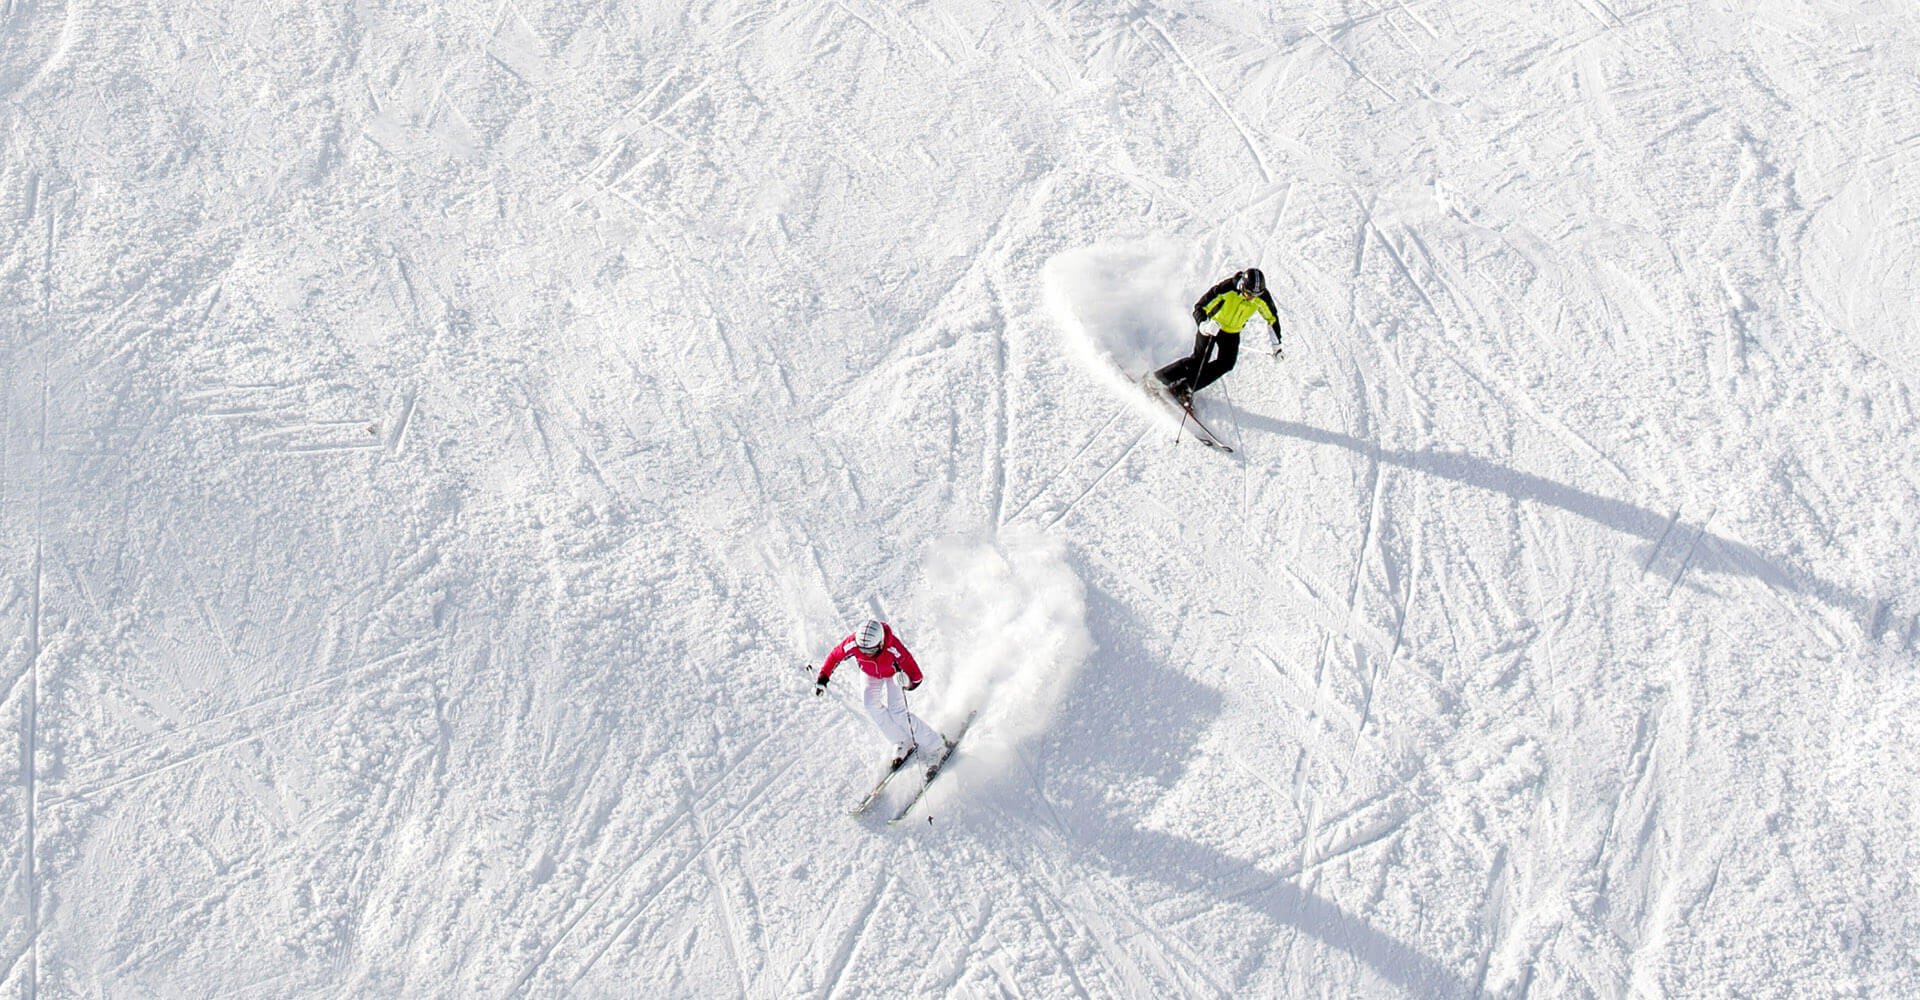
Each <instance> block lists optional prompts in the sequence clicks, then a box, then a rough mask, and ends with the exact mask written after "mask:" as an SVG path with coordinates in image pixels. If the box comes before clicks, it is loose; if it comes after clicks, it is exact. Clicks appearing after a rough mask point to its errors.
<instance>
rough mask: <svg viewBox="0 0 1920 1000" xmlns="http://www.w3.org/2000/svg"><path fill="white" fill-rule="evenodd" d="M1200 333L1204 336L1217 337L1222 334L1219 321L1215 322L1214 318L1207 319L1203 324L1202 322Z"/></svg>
mask: <svg viewBox="0 0 1920 1000" xmlns="http://www.w3.org/2000/svg"><path fill="white" fill-rule="evenodd" d="M1200 335H1201V336H1202V337H1217V336H1219V335H1220V324H1219V323H1216V322H1214V321H1213V320H1207V321H1206V322H1205V323H1202V324H1200Z"/></svg>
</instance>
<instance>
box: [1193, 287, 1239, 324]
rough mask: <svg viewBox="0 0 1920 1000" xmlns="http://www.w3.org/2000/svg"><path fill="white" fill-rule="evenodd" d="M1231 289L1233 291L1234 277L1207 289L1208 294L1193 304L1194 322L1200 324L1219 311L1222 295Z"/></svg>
mask: <svg viewBox="0 0 1920 1000" xmlns="http://www.w3.org/2000/svg"><path fill="white" fill-rule="evenodd" d="M1231 291H1233V279H1232V278H1228V279H1227V280H1225V281H1222V282H1221V283H1219V284H1217V285H1215V286H1213V287H1212V288H1209V289H1207V291H1206V294H1204V295H1202V296H1200V301H1198V302H1195V303H1194V304H1193V324H1194V325H1195V326H1199V325H1200V324H1202V323H1205V322H1206V321H1207V318H1208V317H1210V316H1212V315H1213V314H1214V313H1216V312H1219V311H1220V296H1222V295H1225V294H1227V293H1228V292H1231Z"/></svg>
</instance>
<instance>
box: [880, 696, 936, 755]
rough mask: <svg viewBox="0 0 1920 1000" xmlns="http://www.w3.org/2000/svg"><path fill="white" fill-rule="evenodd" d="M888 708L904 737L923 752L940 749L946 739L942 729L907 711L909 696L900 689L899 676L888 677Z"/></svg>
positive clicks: (895, 724)
mask: <svg viewBox="0 0 1920 1000" xmlns="http://www.w3.org/2000/svg"><path fill="white" fill-rule="evenodd" d="M887 688H888V691H887V709H888V711H889V712H890V713H891V714H892V716H893V724H894V726H895V727H896V728H897V730H898V731H899V732H900V733H901V734H902V735H903V737H904V738H905V739H906V740H907V741H909V742H911V743H913V744H915V745H917V746H918V747H919V748H920V752H921V753H932V752H934V751H936V750H938V749H940V744H941V742H942V741H943V740H944V739H945V738H944V737H942V736H941V735H940V730H938V729H935V728H933V727H932V726H929V725H927V723H926V720H925V719H922V718H920V717H919V716H917V715H915V714H913V713H912V712H909V711H907V696H906V694H905V693H904V692H902V691H901V690H900V681H899V678H898V677H890V678H888V679H887Z"/></svg>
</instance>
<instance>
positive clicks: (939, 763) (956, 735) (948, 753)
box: [887, 711, 980, 826]
mask: <svg viewBox="0 0 1920 1000" xmlns="http://www.w3.org/2000/svg"><path fill="white" fill-rule="evenodd" d="M979 714H980V713H979V712H977V711H975V712H970V713H968V714H967V721H965V722H962V723H961V724H960V728H959V729H956V730H954V731H953V738H952V739H950V740H948V741H946V746H945V747H943V748H942V749H941V751H940V756H939V758H938V759H936V760H935V761H934V762H933V763H932V764H929V765H927V780H925V781H922V782H921V783H920V787H919V789H917V790H916V791H915V792H914V793H913V797H912V798H910V799H908V800H907V804H906V805H903V806H901V807H900V811H899V812H897V813H894V814H893V818H892V819H890V820H887V825H888V826H893V825H895V824H898V823H899V822H900V821H901V820H903V819H906V818H907V814H908V813H910V812H912V811H913V807H914V806H915V805H917V804H919V802H920V796H922V795H925V794H927V788H928V787H929V786H931V785H932V784H933V779H934V778H937V777H939V776H940V769H941V768H943V767H945V766H947V760H948V759H949V758H951V757H952V756H953V748H954V747H956V746H958V745H959V743H960V739H961V737H963V736H965V735H967V729H968V728H969V727H971V726H972V725H973V719H974V716H977V715H979Z"/></svg>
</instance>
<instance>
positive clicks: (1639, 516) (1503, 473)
mask: <svg viewBox="0 0 1920 1000" xmlns="http://www.w3.org/2000/svg"><path fill="white" fill-rule="evenodd" d="M1227 408H1228V409H1229V410H1231V411H1232V412H1233V415H1234V417H1235V419H1236V420H1238V421H1239V423H1240V426H1241V427H1242V428H1244V429H1246V430H1254V431H1269V432H1272V433H1275V434H1283V435H1286V436H1287V437H1290V438H1295V439H1298V440H1301V441H1306V442H1309V443H1312V444H1330V445H1333V446H1335V447H1337V448H1345V449H1346V450H1348V451H1351V452H1353V453H1355V454H1357V455H1363V456H1366V457H1368V458H1375V459H1378V460H1380V461H1381V462H1384V463H1386V464H1388V465H1396V466H1399V467H1400V468H1403V469H1410V470H1412V471H1414V472H1424V473H1427V474H1428V475H1433V476H1438V477H1440V478H1441V479H1450V480H1452V481H1454V482H1456V483H1463V484H1465V485H1467V486H1472V487H1475V488H1476V489H1483V490H1489V491H1492V492H1495V493H1504V494H1506V495H1508V496H1510V497H1513V498H1514V499H1516V500H1529V501H1533V502H1535V503H1543V504H1546V505H1548V506H1550V507H1558V508H1560V509H1561V510H1564V511H1567V512H1569V513H1573V514H1578V515H1580V516H1581V517H1584V518H1586V519H1587V520H1589V521H1593V522H1595V523H1597V524H1601V525H1604V526H1606V527H1609V528H1612V529H1614V530H1615V531H1620V532H1623V533H1625V534H1629V535H1637V536H1639V537H1640V538H1644V539H1646V540H1647V542H1648V543H1650V544H1651V545H1653V546H1654V547H1655V549H1656V551H1653V552H1649V553H1648V562H1649V565H1651V563H1652V560H1653V557H1654V556H1655V555H1657V554H1658V553H1657V549H1658V547H1659V546H1660V545H1661V544H1662V543H1663V542H1665V541H1666V540H1667V535H1668V534H1669V533H1671V532H1672V531H1673V530H1674V529H1675V527H1676V525H1675V522H1674V520H1673V519H1672V518H1669V517H1666V516H1664V515H1661V514H1659V513H1656V512H1654V511H1651V510H1648V509H1647V508H1645V507H1636V506H1634V505H1633V504H1630V503H1627V502H1626V501H1624V500H1615V499H1612V498H1610V497H1603V496H1601V495H1599V494H1597V493H1588V492H1587V491H1585V490H1581V489H1576V488H1574V487H1572V486H1568V485H1566V484H1565V483H1556V482H1554V481H1553V480H1551V479H1546V478H1543V477H1540V476H1536V475H1532V474H1530V473H1525V472H1518V471H1515V470H1513V469H1509V468H1507V467H1505V466H1501V465H1495V464H1494V463H1492V462H1489V461H1487V460H1486V459H1484V458H1477V457H1475V456H1473V455H1468V454H1464V453H1462V452H1455V451H1397V450H1393V449H1386V448H1380V447H1378V446H1377V445H1375V444H1374V443H1373V442H1371V441H1363V440H1361V439H1359V438H1357V437H1354V436H1352V435H1350V434H1340V433H1336V432H1334V431H1328V430H1321V429H1320V428H1318V427H1313V426H1310V425H1308V424H1303V423H1299V422H1297V421H1292V420H1275V419H1274V418H1272V417H1263V416H1260V415H1258V414H1254V413H1249V412H1247V411H1246V410H1243V409H1241V408H1239V407H1237V406H1233V405H1231V404H1228V405H1227ZM1676 537H1678V536H1676ZM1691 559H1692V561H1691V563H1690V564H1689V565H1691V566H1692V567H1695V568H1698V569H1702V570H1706V571H1708V572H1714V573H1726V574H1733V575H1737V576H1750V577H1753V578H1754V579H1756V580H1759V581H1761V582H1762V583H1766V584H1769V585H1771V586H1774V587H1777V588H1779V589H1781V590H1786V591H1791V592H1793V593H1796V594H1805V595H1807V596H1809V597H1814V598H1817V599H1819V600H1821V601H1823V602H1825V603H1826V604H1828V605H1830V606H1832V607H1835V608H1838V609H1840V610H1841V611H1844V612H1846V613H1848V614H1850V615H1852V616H1853V617H1854V619H1855V620H1857V621H1859V622H1860V623H1861V625H1862V626H1864V627H1867V628H1869V629H1877V628H1878V626H1879V623H1878V622H1876V621H1875V619H1876V618H1878V617H1879V616H1880V615H1881V613H1882V612H1883V611H1884V605H1885V603H1886V602H1884V601H1873V600H1870V599H1869V598H1867V597H1866V596H1864V595H1861V594H1856V593H1853V592H1852V591H1849V590H1847V589H1846V588H1844V587H1841V586H1839V585H1838V584H1835V583H1833V582H1831V581H1829V580H1826V579H1823V578H1821V577H1819V576H1816V575H1814V574H1812V573H1808V572H1806V571H1804V570H1801V569H1798V568H1795V567H1792V566H1786V565H1782V564H1781V563H1779V562H1776V561H1775V560H1773V559H1771V558H1769V557H1768V556H1767V555H1766V554H1765V553H1762V552H1761V551H1760V550H1758V549H1756V548H1754V547H1753V546H1751V545H1745V544H1742V543H1740V542H1736V541H1734V540H1732V539H1730V538H1722V537H1720V536H1719V535H1715V534H1711V533H1709V532H1704V531H1702V532H1701V533H1700V538H1699V540H1698V541H1697V542H1695V543H1694V551H1693V553H1692V556H1691Z"/></svg>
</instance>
